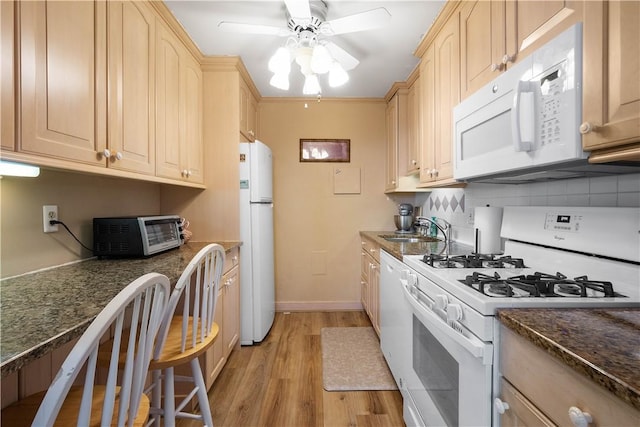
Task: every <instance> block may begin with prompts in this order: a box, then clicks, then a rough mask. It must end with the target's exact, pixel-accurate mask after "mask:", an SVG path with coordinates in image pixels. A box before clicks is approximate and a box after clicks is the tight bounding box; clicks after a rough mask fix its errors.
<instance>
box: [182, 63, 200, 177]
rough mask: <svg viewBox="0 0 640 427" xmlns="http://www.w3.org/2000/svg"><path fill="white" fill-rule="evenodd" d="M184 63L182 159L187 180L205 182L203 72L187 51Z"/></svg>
mask: <svg viewBox="0 0 640 427" xmlns="http://www.w3.org/2000/svg"><path fill="white" fill-rule="evenodd" d="M184 53H185V57H184V59H183V61H182V74H183V88H184V90H183V94H184V96H183V101H182V102H183V105H184V107H183V108H184V120H182V123H184V134H183V138H182V139H183V142H184V143H183V144H181V147H182V148H181V156H180V157H181V158H183V159H184V160H183V163H184V165H185V168H186V173H185V175H186V178H187V180H189V181H192V182H198V183H202V182H204V165H203V157H204V153H203V146H202V144H203V142H202V71H201V70H200V65H199V64H198V62H197V61H196V60H195V59H193V57H192V56H191V55H190V54H189V53H188V52H187V51H186V50H185V52H184Z"/></svg>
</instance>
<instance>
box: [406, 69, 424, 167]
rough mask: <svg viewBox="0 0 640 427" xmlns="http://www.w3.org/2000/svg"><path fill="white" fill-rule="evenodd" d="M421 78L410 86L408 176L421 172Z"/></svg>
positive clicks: (408, 106) (408, 96)
mask: <svg viewBox="0 0 640 427" xmlns="http://www.w3.org/2000/svg"><path fill="white" fill-rule="evenodd" d="M420 96H421V93H420V76H418V77H416V80H415V81H414V82H413V84H411V86H409V92H408V94H407V109H408V114H407V122H408V123H407V127H408V129H407V139H408V141H407V155H406V156H405V168H406V172H407V175H412V174H416V173H419V172H420V143H421V140H422V116H421V115H422V111H421V106H420Z"/></svg>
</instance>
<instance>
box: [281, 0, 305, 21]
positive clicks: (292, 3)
mask: <svg viewBox="0 0 640 427" xmlns="http://www.w3.org/2000/svg"><path fill="white" fill-rule="evenodd" d="M284 4H285V5H286V6H287V10H288V11H289V15H291V17H292V18H293V19H305V20H306V19H311V8H310V7H309V0H284Z"/></svg>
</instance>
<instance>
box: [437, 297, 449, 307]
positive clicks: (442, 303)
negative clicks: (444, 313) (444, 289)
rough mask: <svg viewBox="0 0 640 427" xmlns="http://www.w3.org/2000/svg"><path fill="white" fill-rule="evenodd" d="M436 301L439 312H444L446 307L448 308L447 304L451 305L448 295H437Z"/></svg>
mask: <svg viewBox="0 0 640 427" xmlns="http://www.w3.org/2000/svg"><path fill="white" fill-rule="evenodd" d="M434 301H435V308H437V309H438V310H444V309H445V307H447V304H449V300H448V299H447V296H446V295H436V297H435V300H434Z"/></svg>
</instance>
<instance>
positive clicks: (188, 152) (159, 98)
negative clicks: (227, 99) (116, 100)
mask: <svg viewBox="0 0 640 427" xmlns="http://www.w3.org/2000/svg"><path fill="white" fill-rule="evenodd" d="M156 43H157V63H156V73H157V74H156V76H157V81H156V153H157V159H156V167H157V171H156V173H157V174H158V176H163V177H166V178H172V179H178V180H185V181H192V182H197V183H202V182H203V181H204V176H203V160H202V159H203V145H202V71H201V70H200V65H199V64H198V62H197V61H196V60H195V59H194V58H193V57H192V56H191V54H190V53H189V52H188V50H187V49H186V48H185V47H184V46H183V45H182V43H181V42H180V41H179V40H178V38H177V37H176V36H175V35H174V34H173V33H172V32H171V31H170V30H169V29H167V28H166V27H164V25H161V24H160V23H158V24H157V39H156Z"/></svg>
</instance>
